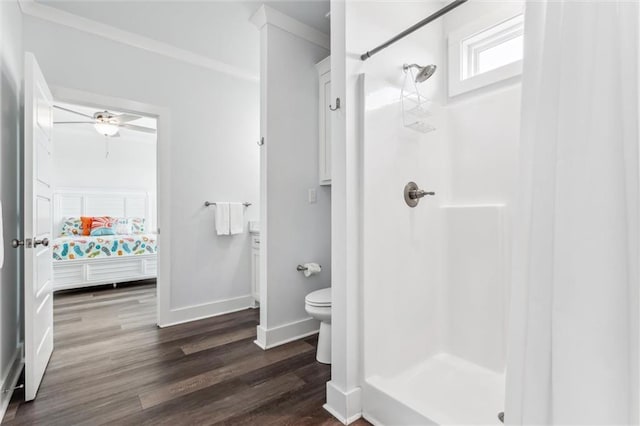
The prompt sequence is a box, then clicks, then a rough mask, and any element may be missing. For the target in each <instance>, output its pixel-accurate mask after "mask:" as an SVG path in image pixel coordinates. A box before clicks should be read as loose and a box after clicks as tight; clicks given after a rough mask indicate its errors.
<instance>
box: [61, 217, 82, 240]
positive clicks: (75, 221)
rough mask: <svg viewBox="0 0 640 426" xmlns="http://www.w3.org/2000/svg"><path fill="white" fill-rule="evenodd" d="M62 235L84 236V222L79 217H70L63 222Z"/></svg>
mask: <svg viewBox="0 0 640 426" xmlns="http://www.w3.org/2000/svg"><path fill="white" fill-rule="evenodd" d="M60 235H61V236H64V237H73V236H75V235H82V221H81V220H80V218H79V217H68V218H66V219H65V220H63V221H62V229H61V230H60Z"/></svg>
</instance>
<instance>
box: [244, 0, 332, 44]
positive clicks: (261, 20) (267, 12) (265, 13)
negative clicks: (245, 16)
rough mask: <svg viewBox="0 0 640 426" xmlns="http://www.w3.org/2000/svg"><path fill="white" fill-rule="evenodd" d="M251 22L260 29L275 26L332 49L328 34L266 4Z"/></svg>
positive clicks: (254, 15) (257, 11)
mask: <svg viewBox="0 0 640 426" xmlns="http://www.w3.org/2000/svg"><path fill="white" fill-rule="evenodd" d="M251 22H253V24H254V25H255V26H256V27H258V29H261V28H262V27H264V26H265V25H267V24H269V25H273V26H276V27H278V28H281V29H283V30H285V31H287V32H288V33H291V34H293V35H295V36H298V37H300V38H302V39H305V40H307V41H309V42H311V43H313V44H317V45H318V46H320V47H324V48H325V49H327V50H330V48H331V39H330V37H329V36H328V35H327V34H325V33H323V32H322V31H318V30H316V29H315V28H313V27H310V26H309V25H307V24H303V23H302V22H300V21H298V20H296V19H293V18H292V17H290V16H289V15H285V14H284V13H282V12H279V11H277V10H275V9H273V8H271V7H269V6H267V5H264V4H263V5H262V6H260V7H259V8H258V10H256V11H255V13H254V14H253V15H252V16H251Z"/></svg>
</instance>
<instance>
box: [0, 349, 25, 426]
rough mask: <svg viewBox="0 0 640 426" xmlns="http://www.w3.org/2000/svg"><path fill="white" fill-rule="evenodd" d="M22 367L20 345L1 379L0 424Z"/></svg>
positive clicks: (22, 360)
mask: <svg viewBox="0 0 640 426" xmlns="http://www.w3.org/2000/svg"><path fill="white" fill-rule="evenodd" d="M23 366H24V359H23V357H22V344H20V346H18V347H17V348H16V352H15V354H13V358H12V360H11V367H10V368H9V370H8V371H7V374H5V376H4V377H3V378H2V383H1V384H0V423H1V422H2V420H3V419H4V415H5V414H6V412H7V407H8V406H9V401H11V397H12V396H13V388H15V387H16V385H17V384H18V379H19V378H20V373H22V367H23ZM4 389H10V390H9V391H8V392H6V393H5V392H2V391H3V390H4Z"/></svg>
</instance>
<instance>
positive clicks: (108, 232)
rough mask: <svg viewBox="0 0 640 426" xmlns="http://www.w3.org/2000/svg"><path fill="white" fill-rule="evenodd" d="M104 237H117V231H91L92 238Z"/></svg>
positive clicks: (102, 229)
mask: <svg viewBox="0 0 640 426" xmlns="http://www.w3.org/2000/svg"><path fill="white" fill-rule="evenodd" d="M104 235H116V231H114V230H113V228H95V229H92V230H91V236H92V237H101V236H104Z"/></svg>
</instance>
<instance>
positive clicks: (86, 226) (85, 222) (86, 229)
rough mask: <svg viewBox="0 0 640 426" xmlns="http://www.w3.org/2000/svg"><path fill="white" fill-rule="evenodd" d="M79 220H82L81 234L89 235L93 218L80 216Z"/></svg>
mask: <svg viewBox="0 0 640 426" xmlns="http://www.w3.org/2000/svg"><path fill="white" fill-rule="evenodd" d="M80 221H81V222H82V235H84V236H85V237H88V236H89V235H91V223H93V218H92V217H87V216H80Z"/></svg>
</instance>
